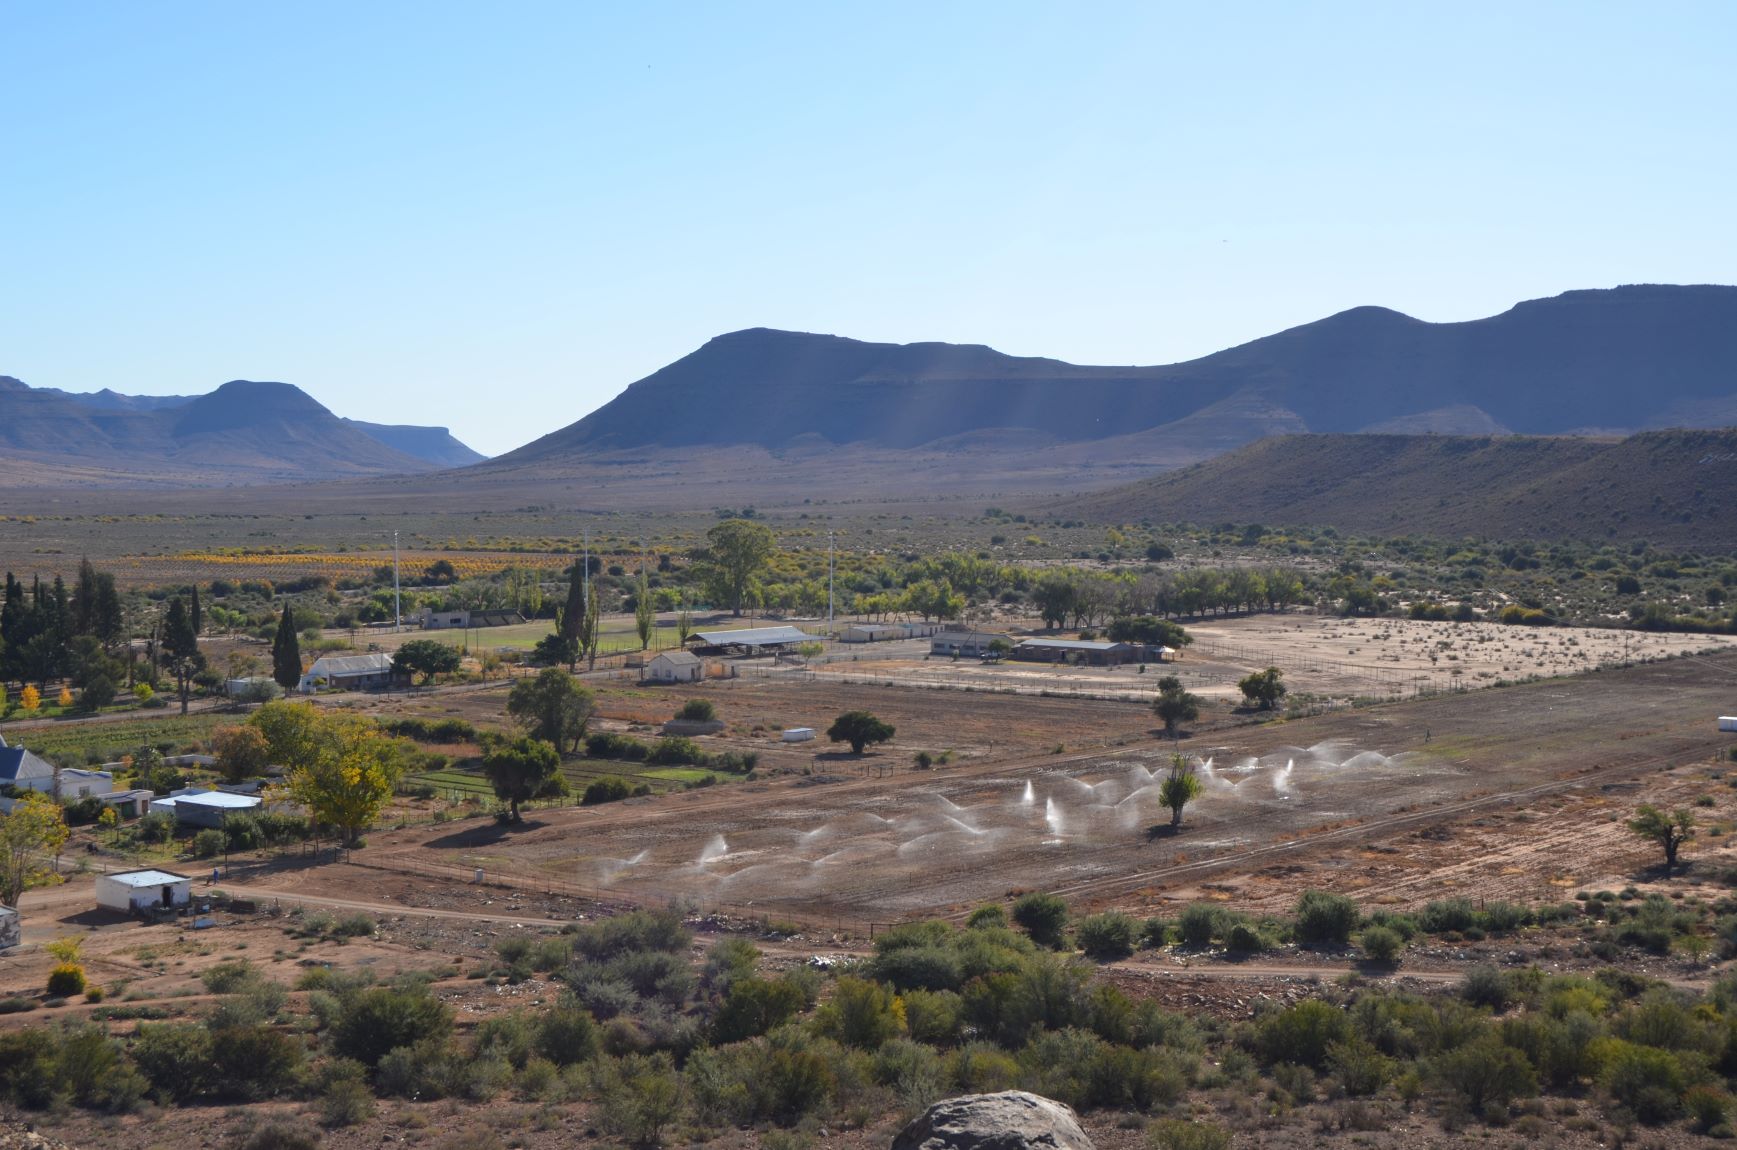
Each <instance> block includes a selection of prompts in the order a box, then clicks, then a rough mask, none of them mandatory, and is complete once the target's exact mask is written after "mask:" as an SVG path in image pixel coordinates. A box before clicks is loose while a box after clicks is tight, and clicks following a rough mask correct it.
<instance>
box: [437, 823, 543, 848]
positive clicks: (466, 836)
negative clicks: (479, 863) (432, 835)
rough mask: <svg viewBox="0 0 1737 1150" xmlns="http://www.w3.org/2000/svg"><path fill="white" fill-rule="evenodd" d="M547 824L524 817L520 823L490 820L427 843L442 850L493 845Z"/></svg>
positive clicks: (539, 828)
mask: <svg viewBox="0 0 1737 1150" xmlns="http://www.w3.org/2000/svg"><path fill="white" fill-rule="evenodd" d="M548 825H549V824H548V823H545V822H540V821H538V820H536V819H526V820H525V821H524V822H522V823H502V822H494V821H490V822H486V823H484V824H482V825H481V826H475V827H466V828H465V829H464V830H462V831H455V832H454V833H452V834H449V835H442V836H441V837H440V838H437V839H429V840H428V845H429V846H431V847H436V848H440V849H443V850H446V849H459V850H463V849H467V848H474V847H487V846H494V845H496V844H497V843H501V842H504V841H506V840H507V839H508V838H511V837H512V836H513V835H521V834H524V833H526V832H527V831H535V830H541V829H542V828H544V827H546V826H548Z"/></svg>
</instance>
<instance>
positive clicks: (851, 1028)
mask: <svg viewBox="0 0 1737 1150" xmlns="http://www.w3.org/2000/svg"><path fill="white" fill-rule="evenodd" d="M814 1023H815V1029H816V1030H817V1031H818V1032H819V1033H821V1034H824V1035H826V1036H827V1037H829V1038H834V1039H836V1040H838V1041H839V1042H841V1043H843V1044H844V1045H846V1046H853V1047H856V1048H857V1049H859V1050H874V1049H876V1048H878V1047H879V1046H880V1045H881V1043H883V1042H885V1041H887V1040H888V1039H889V1038H894V1037H897V1036H898V1035H899V1034H901V1033H903V1031H904V1029H905V1012H904V1005H903V1003H901V1002H900V1001H899V1000H898V999H897V998H896V997H895V996H894V995H893V992H892V991H891V990H889V989H887V987H885V986H883V985H881V984H880V983H878V982H870V981H868V980H867V979H862V978H855V977H853V976H851V975H848V974H847V975H845V976H843V977H842V978H840V979H839V980H838V984H837V986H836V987H835V988H834V990H833V994H832V999H831V1000H830V1001H829V1002H827V1003H826V1004H825V1005H824V1006H822V1007H821V1008H820V1009H819V1011H817V1012H816V1014H815V1019H814Z"/></svg>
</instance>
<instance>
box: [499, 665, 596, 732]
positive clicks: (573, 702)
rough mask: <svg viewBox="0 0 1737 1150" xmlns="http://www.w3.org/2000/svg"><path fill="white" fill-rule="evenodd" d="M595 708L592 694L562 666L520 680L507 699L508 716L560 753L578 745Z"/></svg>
mask: <svg viewBox="0 0 1737 1150" xmlns="http://www.w3.org/2000/svg"><path fill="white" fill-rule="evenodd" d="M594 705H595V700H594V698H593V696H592V694H591V692H590V691H588V690H586V689H585V688H584V687H582V686H580V685H579V682H578V680H576V679H574V678H573V676H571V675H569V674H568V673H567V672H565V671H563V670H561V668H559V667H548V668H545V669H544V670H543V671H541V672H539V673H538V675H537V677H536V678H534V679H521V680H519V681H518V682H517V683H514V684H513V689H512V692H511V693H510V694H509V695H508V696H507V713H508V714H509V715H511V716H513V718H515V719H517V720H519V722H521V723H523V724H524V725H525V726H526V727H527V728H528V730H529V733H530V735H531V737H532V738H536V739H542V740H543V741H544V742H546V743H549V744H551V745H552V746H554V748H555V749H556V750H557V751H562V750H565V749H566V748H568V747H575V748H576V747H577V746H578V745H579V740H580V739H582V738H584V737H585V726H586V724H587V723H589V722H590V721H591V711H592V709H593V707H594Z"/></svg>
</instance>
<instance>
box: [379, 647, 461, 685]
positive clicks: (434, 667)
mask: <svg viewBox="0 0 1737 1150" xmlns="http://www.w3.org/2000/svg"><path fill="white" fill-rule="evenodd" d="M460 661H461V657H460V655H459V653H458V648H456V647H453V646H451V645H449V644H446V643H442V642H440V641H439V640H438V639H412V640H410V642H408V643H406V644H404V645H403V646H402V647H400V648H398V653H397V654H396V655H393V656H392V669H393V670H394V671H396V672H398V673H399V674H401V675H421V676H422V681H423V682H424V683H431V682H433V681H434V680H435V679H437V678H439V677H440V676H441V675H450V674H452V673H453V672H454V671H456V670H458V667H459V663H460Z"/></svg>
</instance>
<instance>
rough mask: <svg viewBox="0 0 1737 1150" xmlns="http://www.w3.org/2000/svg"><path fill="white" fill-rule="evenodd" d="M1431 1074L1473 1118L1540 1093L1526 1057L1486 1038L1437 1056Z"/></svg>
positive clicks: (1492, 1039) (1535, 1077)
mask: <svg viewBox="0 0 1737 1150" xmlns="http://www.w3.org/2000/svg"><path fill="white" fill-rule="evenodd" d="M1430 1069H1431V1072H1432V1074H1433V1075H1434V1077H1435V1080H1436V1082H1437V1083H1439V1084H1440V1085H1441V1086H1442V1087H1443V1088H1444V1089H1445V1090H1447V1091H1448V1092H1449V1093H1451V1094H1453V1095H1455V1096H1457V1097H1458V1099H1459V1100H1460V1101H1461V1102H1462V1103H1463V1104H1464V1105H1465V1107H1466V1109H1468V1110H1470V1111H1471V1112H1472V1113H1474V1114H1487V1113H1491V1112H1493V1111H1494V1110H1496V1109H1497V1108H1500V1107H1505V1106H1507V1104H1508V1103H1509V1102H1511V1101H1513V1100H1514V1099H1515V1098H1524V1097H1530V1096H1531V1095H1533V1094H1536V1093H1537V1092H1538V1079H1537V1076H1536V1075H1535V1074H1534V1073H1533V1071H1532V1066H1531V1064H1530V1063H1528V1062H1527V1061H1526V1056H1525V1055H1523V1054H1521V1053H1520V1052H1519V1051H1518V1050H1515V1049H1513V1048H1512V1047H1509V1046H1504V1045H1502V1043H1501V1041H1500V1040H1498V1039H1497V1038H1496V1037H1495V1036H1494V1035H1493V1034H1485V1035H1483V1036H1481V1037H1479V1038H1477V1039H1475V1040H1473V1041H1471V1042H1468V1043H1466V1044H1465V1045H1463V1046H1460V1047H1458V1048H1457V1049H1453V1050H1449V1051H1447V1052H1446V1053H1444V1054H1440V1055H1438V1056H1436V1058H1435V1060H1434V1061H1433V1062H1432V1063H1431V1067H1430Z"/></svg>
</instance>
